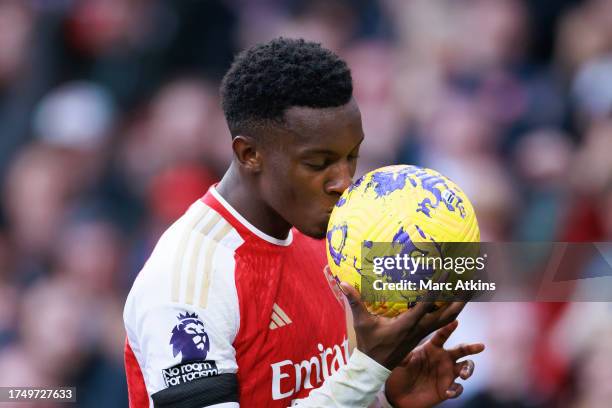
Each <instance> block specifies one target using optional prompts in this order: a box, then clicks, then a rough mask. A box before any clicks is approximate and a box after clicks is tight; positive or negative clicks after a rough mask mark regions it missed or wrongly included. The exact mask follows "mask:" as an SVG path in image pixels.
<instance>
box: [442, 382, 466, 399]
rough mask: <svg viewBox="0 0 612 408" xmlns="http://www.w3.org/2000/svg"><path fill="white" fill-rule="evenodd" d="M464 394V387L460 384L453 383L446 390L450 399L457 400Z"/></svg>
mask: <svg viewBox="0 0 612 408" xmlns="http://www.w3.org/2000/svg"><path fill="white" fill-rule="evenodd" d="M462 393H463V385H461V384H459V383H452V384H451V386H450V387H448V389H447V390H446V396H447V397H448V398H457V397H459V396H460V395H461V394H462Z"/></svg>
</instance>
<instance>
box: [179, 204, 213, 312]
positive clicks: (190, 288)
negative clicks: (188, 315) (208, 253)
mask: <svg viewBox="0 0 612 408" xmlns="http://www.w3.org/2000/svg"><path fill="white" fill-rule="evenodd" d="M219 221H221V216H220V215H219V214H218V213H216V212H215V213H213V214H212V216H211V217H210V219H209V220H208V222H207V223H206V224H205V225H204V227H203V228H202V229H201V230H200V232H199V233H198V232H196V233H195V236H194V237H193V238H192V239H193V241H194V243H193V251H192V253H191V257H190V259H189V263H188V266H187V288H186V290H187V295H186V296H185V303H187V304H188V305H193V304H194V301H193V298H194V292H195V279H196V273H197V262H198V252H199V251H198V250H199V249H200V248H201V247H202V240H203V239H204V237H205V236H206V235H208V234H209V233H210V231H211V230H212V229H213V227H214V226H215V225H217V224H218V223H219ZM195 231H197V230H195Z"/></svg>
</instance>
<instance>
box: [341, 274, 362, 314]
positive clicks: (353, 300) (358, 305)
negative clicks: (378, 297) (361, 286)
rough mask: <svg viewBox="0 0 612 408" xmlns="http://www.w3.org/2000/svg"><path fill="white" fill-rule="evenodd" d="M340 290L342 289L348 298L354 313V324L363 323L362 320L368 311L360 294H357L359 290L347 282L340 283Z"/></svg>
mask: <svg viewBox="0 0 612 408" xmlns="http://www.w3.org/2000/svg"><path fill="white" fill-rule="evenodd" d="M340 289H342V292H343V293H344V296H346V299H347V300H348V302H349V305H350V306H351V311H352V312H353V324H354V323H356V322H359V321H361V318H362V317H363V316H364V315H367V313H368V310H367V309H366V307H365V305H364V304H363V302H362V301H361V298H360V296H359V292H357V289H355V288H354V287H353V286H351V285H350V284H349V283H346V282H340Z"/></svg>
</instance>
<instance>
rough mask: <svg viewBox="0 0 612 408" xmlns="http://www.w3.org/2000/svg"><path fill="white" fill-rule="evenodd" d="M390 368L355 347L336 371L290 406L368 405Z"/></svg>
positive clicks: (335, 406) (340, 406)
mask: <svg viewBox="0 0 612 408" xmlns="http://www.w3.org/2000/svg"><path fill="white" fill-rule="evenodd" d="M390 374H391V371H389V370H388V369H386V368H385V367H383V366H381V365H380V364H378V363H377V362H376V361H374V360H372V359H371V358H370V357H368V356H367V355H365V354H364V353H362V352H361V351H359V350H358V349H355V350H354V351H353V354H352V355H351V358H350V359H349V361H348V364H347V365H345V366H343V367H342V368H340V369H339V370H338V371H336V372H335V373H334V374H333V375H332V376H331V377H329V378H328V379H327V380H325V382H324V383H323V385H322V386H321V387H319V388H317V389H316V390H313V391H312V392H311V393H310V395H309V396H308V397H307V398H304V399H301V400H297V401H295V403H294V405H293V406H294V407H298V408H311V407H326V408H327V407H329V408H332V407H333V408H344V407H347V408H348V407H368V406H369V405H370V404H372V403H374V400H375V399H376V398H377V394H378V393H379V392H380V390H381V389H382V387H383V385H384V383H385V381H387V378H388V377H389V375H390Z"/></svg>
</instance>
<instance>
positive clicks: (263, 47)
mask: <svg viewBox="0 0 612 408" xmlns="http://www.w3.org/2000/svg"><path fill="white" fill-rule="evenodd" d="M352 95H353V81H352V78H351V71H350V69H349V68H348V66H347V64H346V62H344V61H343V60H342V59H340V57H338V56H337V55H336V54H334V53H333V52H332V51H330V50H328V49H325V48H323V47H322V46H321V44H319V43H315V42H310V41H305V40H304V39H289V38H282V37H281V38H277V39H274V40H272V41H270V42H267V43H264V44H258V45H255V46H253V47H251V48H249V49H247V50H245V51H243V52H241V53H240V54H238V55H237V56H236V58H235V59H234V62H233V63H232V66H231V67H230V69H229V71H228V72H227V73H226V74H225V76H224V77H223V81H222V82H221V101H222V106H223V113H224V114H225V119H226V121H227V124H228V126H229V129H230V132H231V133H232V136H236V135H237V134H238V133H240V132H245V131H248V130H251V129H254V128H255V127H260V126H262V125H264V126H265V125H266V124H269V123H272V122H275V123H282V120H283V114H284V112H285V111H286V110H287V109H288V108H291V107H293V106H303V107H310V108H329V107H336V106H342V105H345V104H347V103H348V102H349V101H350V100H351V97H352Z"/></svg>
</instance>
